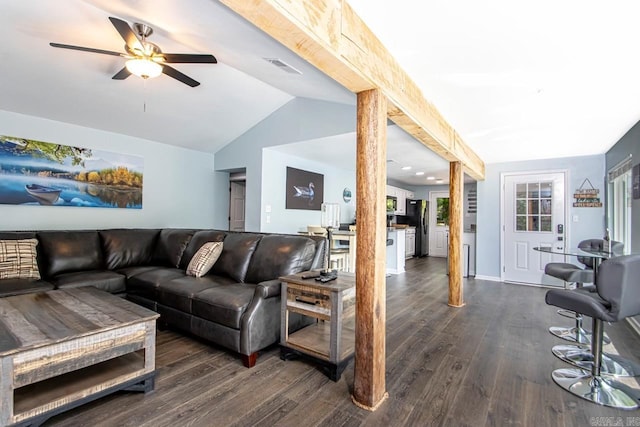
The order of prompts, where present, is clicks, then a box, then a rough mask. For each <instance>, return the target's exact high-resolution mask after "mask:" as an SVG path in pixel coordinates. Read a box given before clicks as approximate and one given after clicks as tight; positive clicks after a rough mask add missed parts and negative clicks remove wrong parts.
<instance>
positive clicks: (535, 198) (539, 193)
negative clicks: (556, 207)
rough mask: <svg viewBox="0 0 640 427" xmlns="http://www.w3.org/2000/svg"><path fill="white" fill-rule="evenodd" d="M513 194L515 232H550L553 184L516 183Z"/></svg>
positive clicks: (546, 182)
mask: <svg viewBox="0 0 640 427" xmlns="http://www.w3.org/2000/svg"><path fill="white" fill-rule="evenodd" d="M515 192H516V197H515V202H516V209H515V212H516V221H515V224H516V231H534V232H539V231H545V232H551V229H552V221H551V205H552V199H553V197H552V195H553V182H551V181H543V182H528V183H518V184H516V186H515Z"/></svg>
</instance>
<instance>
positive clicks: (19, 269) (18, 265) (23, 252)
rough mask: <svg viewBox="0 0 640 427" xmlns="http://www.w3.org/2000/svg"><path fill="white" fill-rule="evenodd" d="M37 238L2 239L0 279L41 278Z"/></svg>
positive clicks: (0, 241) (0, 242)
mask: <svg viewBox="0 0 640 427" xmlns="http://www.w3.org/2000/svg"><path fill="white" fill-rule="evenodd" d="M37 244H38V240H36V239H22V240H0V279H36V280H38V279H40V272H39V271H38V263H37V261H36V254H37V252H36V245H37Z"/></svg>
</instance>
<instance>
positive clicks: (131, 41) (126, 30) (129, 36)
mask: <svg viewBox="0 0 640 427" xmlns="http://www.w3.org/2000/svg"><path fill="white" fill-rule="evenodd" d="M109 21H111V23H112V24H113V26H114V27H116V30H117V31H118V33H120V36H121V37H122V38H123V39H124V42H125V43H126V44H127V46H129V49H131V50H135V49H137V50H140V51H143V50H144V49H143V47H142V43H140V40H139V39H138V36H136V33H134V32H133V30H132V29H131V27H130V26H129V24H127V23H126V22H125V21H123V20H122V19H118V18H114V17H112V16H110V17H109Z"/></svg>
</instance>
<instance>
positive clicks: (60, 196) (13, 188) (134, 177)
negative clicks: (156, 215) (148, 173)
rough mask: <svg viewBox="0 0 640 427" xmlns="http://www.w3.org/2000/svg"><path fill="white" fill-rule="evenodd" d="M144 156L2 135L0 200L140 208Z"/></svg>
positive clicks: (31, 203) (0, 141) (24, 203)
mask: <svg viewBox="0 0 640 427" xmlns="http://www.w3.org/2000/svg"><path fill="white" fill-rule="evenodd" d="M142 177H143V159H142V157H138V156H131V155H125V154H116V153H111V152H108V151H102V150H92V149H88V148H80V147H72V146H69V145H62V144H55V143H51V142H43V141H36V140H32V139H25V138H20V137H15V136H6V135H0V203H1V204H8V205H48V206H79V207H99V208H124V209H142V182H143V180H142Z"/></svg>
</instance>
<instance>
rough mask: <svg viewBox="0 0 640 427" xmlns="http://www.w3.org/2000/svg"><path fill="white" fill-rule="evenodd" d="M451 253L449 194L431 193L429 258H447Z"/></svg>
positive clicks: (441, 192) (443, 192) (442, 192)
mask: <svg viewBox="0 0 640 427" xmlns="http://www.w3.org/2000/svg"><path fill="white" fill-rule="evenodd" d="M448 251H449V192H448V191H432V192H430V193H429V256H437V257H446V256H447V255H448Z"/></svg>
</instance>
